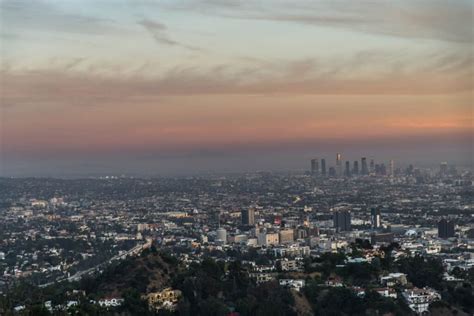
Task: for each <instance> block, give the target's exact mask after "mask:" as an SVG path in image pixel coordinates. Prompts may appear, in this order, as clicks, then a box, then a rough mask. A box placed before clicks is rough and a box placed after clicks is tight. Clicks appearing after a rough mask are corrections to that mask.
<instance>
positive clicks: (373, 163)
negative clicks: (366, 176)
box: [369, 159, 375, 173]
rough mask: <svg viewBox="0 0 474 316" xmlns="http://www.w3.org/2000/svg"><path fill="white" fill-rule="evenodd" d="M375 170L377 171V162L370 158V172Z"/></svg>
mask: <svg viewBox="0 0 474 316" xmlns="http://www.w3.org/2000/svg"><path fill="white" fill-rule="evenodd" d="M374 172H375V162H374V160H373V159H370V167H369V173H374Z"/></svg>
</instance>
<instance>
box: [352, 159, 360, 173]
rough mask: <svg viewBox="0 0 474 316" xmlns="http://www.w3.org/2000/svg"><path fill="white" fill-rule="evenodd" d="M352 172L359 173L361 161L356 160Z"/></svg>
mask: <svg viewBox="0 0 474 316" xmlns="http://www.w3.org/2000/svg"><path fill="white" fill-rule="evenodd" d="M352 174H354V175H358V174H359V162H358V161H357V160H355V161H354V165H353V167H352Z"/></svg>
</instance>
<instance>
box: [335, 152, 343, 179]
mask: <svg viewBox="0 0 474 316" xmlns="http://www.w3.org/2000/svg"><path fill="white" fill-rule="evenodd" d="M336 176H338V177H340V176H342V155H341V154H340V153H337V154H336Z"/></svg>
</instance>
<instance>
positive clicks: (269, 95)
mask: <svg viewBox="0 0 474 316" xmlns="http://www.w3.org/2000/svg"><path fill="white" fill-rule="evenodd" d="M473 8H474V1H472V0H469V1H466V0H443V1H440V0H429V1H420V0H397V1H394V0H391V1H384V0H377V1H375V0H374V1H353V0H346V1H338V0H335V1H326V0H325V1H316V0H312V1H296V0H291V1H290V0H287V1H281V0H271V1H270V0H267V1H264V0H255V1H232V0H228V1H218V0H194V1H180V0H173V1H159V0H157V1H144V0H94V1H92V0H63V1H46V0H35V1H25V0H0V61H1V65H0V97H1V99H0V101H1V103H0V106H1V110H0V124H1V126H0V160H1V161H0V175H3V176H86V175H101V174H122V173H123V174H129V175H133V174H140V175H175V174H194V173H201V172H203V173H207V172H242V171H244V172H245V171H255V170H268V171H271V170H304V169H307V168H308V166H309V159H310V158H312V157H326V159H327V160H328V161H329V165H331V164H332V163H333V160H335V155H336V152H341V153H342V155H343V159H350V160H355V159H359V158H360V157H361V156H367V157H373V158H374V159H376V161H380V162H383V161H388V160H390V159H394V160H395V161H396V163H397V164H398V165H400V166H401V165H404V164H408V163H415V164H435V165H436V164H439V162H441V161H448V162H449V163H450V164H456V165H459V166H469V165H471V166H472V149H473V143H472V138H473V134H474V133H473V131H474V130H473V115H472V105H473V103H474V102H473V101H474V94H473V89H474V82H473V80H474V79H473V78H474V62H473V61H474V55H473V49H474V31H473V30H474V27H473V25H474V23H473V22H474V21H473V20H474V19H473V10H474V9H473Z"/></svg>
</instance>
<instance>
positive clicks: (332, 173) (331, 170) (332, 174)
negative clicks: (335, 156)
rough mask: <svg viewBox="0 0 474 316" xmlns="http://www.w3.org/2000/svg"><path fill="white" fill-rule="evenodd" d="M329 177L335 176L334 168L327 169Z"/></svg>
mask: <svg viewBox="0 0 474 316" xmlns="http://www.w3.org/2000/svg"><path fill="white" fill-rule="evenodd" d="M329 176H330V177H335V176H336V168H334V167H329Z"/></svg>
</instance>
